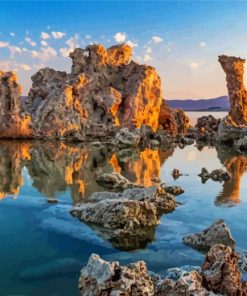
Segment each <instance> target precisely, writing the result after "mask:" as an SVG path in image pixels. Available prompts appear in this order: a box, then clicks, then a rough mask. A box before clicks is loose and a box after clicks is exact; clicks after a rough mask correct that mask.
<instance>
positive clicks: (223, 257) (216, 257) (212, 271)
mask: <svg viewBox="0 0 247 296" xmlns="http://www.w3.org/2000/svg"><path fill="white" fill-rule="evenodd" d="M238 260H239V255H238V254H236V253H234V251H233V250H232V248H231V247H229V246H225V245H223V244H217V245H214V246H213V247H212V248H211V249H210V251H209V252H208V254H207V256H206V259H205V262H204V263H203V265H202V277H203V284H204V286H205V287H206V288H207V289H208V290H211V291H213V292H214V293H219V294H221V295H226V296H237V295H243V296H244V295H247V286H246V283H242V281H241V273H240V271H239V268H238Z"/></svg>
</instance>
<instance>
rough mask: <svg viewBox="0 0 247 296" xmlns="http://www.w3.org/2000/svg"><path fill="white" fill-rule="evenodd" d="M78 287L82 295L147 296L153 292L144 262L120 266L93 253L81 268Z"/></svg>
mask: <svg viewBox="0 0 247 296" xmlns="http://www.w3.org/2000/svg"><path fill="white" fill-rule="evenodd" d="M79 289H80V293H81V295H82V296H91V295H126V296H138V295H139V296H143V295H147V296H149V295H153V293H154V287H153V282H152V280H151V278H150V277H149V275H148V272H147V267H146V264H145V262H143V261H139V262H136V263H133V264H129V265H127V266H121V265H120V264H119V262H110V263H109V262H107V261H104V260H103V259H101V258H100V257H99V256H98V255H95V254H92V255H91V256H90V258H89V260H88V263H87V265H86V266H85V267H84V268H83V269H82V270H81V274H80V278H79Z"/></svg>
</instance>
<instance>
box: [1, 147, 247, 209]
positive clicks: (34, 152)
mask: <svg viewBox="0 0 247 296" xmlns="http://www.w3.org/2000/svg"><path fill="white" fill-rule="evenodd" d="M216 150H217V157H218V158H219V160H220V162H221V163H222V165H224V166H225V167H226V169H227V170H228V171H229V172H230V173H231V175H232V178H231V179H230V180H229V181H228V182H225V183H223V184H222V191H221V192H220V193H219V195H218V196H217V197H216V199H215V204H216V205H217V206H222V205H227V206H229V205H234V204H238V203H240V183H241V178H242V176H243V174H244V172H245V171H246V169H247V157H246V156H243V155H236V154H234V153H233V152H232V151H229V150H227V149H224V148H223V147H216ZM193 151H194V153H195V154H196V153H200V152H199V151H200V150H199V151H198V152H196V150H193ZM173 152H174V149H170V150H166V151H161V150H151V149H145V150H143V151H138V150H133V149H124V150H120V151H112V150H111V149H108V148H107V147H103V148H102V147H101V148H96V147H91V146H85V145H83V144H78V145H73V144H65V143H61V142H35V141H34V142H18V141H1V142H0V199H3V198H5V197H6V196H8V195H11V196H14V197H17V196H18V194H19V190H20V187H21V186H23V178H22V175H21V172H22V168H23V167H26V168H27V170H28V173H29V175H30V177H31V179H32V186H33V187H35V188H36V189H38V190H39V192H41V193H42V194H43V195H44V196H45V197H47V198H52V197H55V196H56V193H58V192H65V191H67V190H68V189H69V190H70V192H71V197H72V200H73V203H74V204H75V203H77V202H79V201H83V200H86V199H87V197H88V196H90V195H91V194H92V193H93V192H95V191H102V190H103V188H101V187H100V186H99V185H97V183H96V182H95V177H96V175H97V174H99V173H101V172H111V171H115V172H118V173H121V174H122V175H123V176H125V177H126V178H128V179H129V180H131V181H132V182H136V183H138V184H143V185H144V186H150V185H153V184H154V183H153V182H152V179H153V178H155V177H160V173H161V168H162V166H163V164H164V163H165V161H166V160H167V159H168V158H169V157H172V155H173ZM190 157H192V156H190Z"/></svg>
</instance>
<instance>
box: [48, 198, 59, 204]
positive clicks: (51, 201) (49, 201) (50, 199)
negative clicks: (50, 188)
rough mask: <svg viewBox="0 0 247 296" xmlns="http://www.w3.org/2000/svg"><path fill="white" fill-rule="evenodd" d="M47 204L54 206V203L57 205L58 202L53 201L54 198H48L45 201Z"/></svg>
mask: <svg viewBox="0 0 247 296" xmlns="http://www.w3.org/2000/svg"><path fill="white" fill-rule="evenodd" d="M47 203H49V204H56V203H58V200H57V199H55V198H49V199H47Z"/></svg>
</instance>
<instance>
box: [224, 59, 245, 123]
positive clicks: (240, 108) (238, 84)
mask: <svg viewBox="0 0 247 296" xmlns="http://www.w3.org/2000/svg"><path fill="white" fill-rule="evenodd" d="M219 62H220V64H221V66H222V68H223V70H224V72H225V73H226V82H227V89H228V94H229V99H230V106H231V109H230V112H229V115H230V117H231V118H232V120H233V121H234V123H235V124H237V125H239V124H240V125H241V124H247V91H246V89H245V87H244V63H245V60H244V59H241V58H236V57H230V56H226V55H222V56H219Z"/></svg>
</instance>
